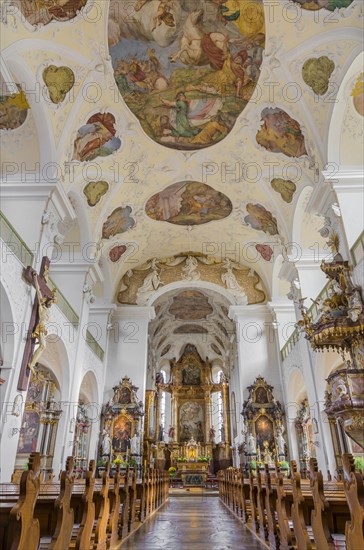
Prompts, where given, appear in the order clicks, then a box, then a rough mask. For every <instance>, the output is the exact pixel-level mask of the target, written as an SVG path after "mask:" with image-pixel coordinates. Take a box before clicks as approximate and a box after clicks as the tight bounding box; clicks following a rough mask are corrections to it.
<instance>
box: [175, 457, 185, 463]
mask: <svg viewBox="0 0 364 550" xmlns="http://www.w3.org/2000/svg"><path fill="white" fill-rule="evenodd" d="M177 462H187V458H185V457H182V456H180V457H179V458H177Z"/></svg>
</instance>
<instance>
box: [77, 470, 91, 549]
mask: <svg viewBox="0 0 364 550" xmlns="http://www.w3.org/2000/svg"><path fill="white" fill-rule="evenodd" d="M95 471H96V463H95V461H94V460H90V464H89V469H88V471H87V472H86V481H85V490H84V494H83V497H82V504H83V514H82V520H81V524H80V526H79V528H78V530H77V538H76V544H75V549H76V550H89V549H90V541H91V535H92V529H93V526H94V519H95V503H94V501H93V494H94V486H95ZM76 487H77V486H76ZM73 496H74V495H73Z"/></svg>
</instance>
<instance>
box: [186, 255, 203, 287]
mask: <svg viewBox="0 0 364 550" xmlns="http://www.w3.org/2000/svg"><path fill="white" fill-rule="evenodd" d="M197 268H198V263H197V260H196V258H194V257H193V256H188V258H187V259H186V265H185V267H183V268H182V278H183V279H184V280H185V281H198V280H199V279H200V278H201V275H200V274H199V272H198V271H197Z"/></svg>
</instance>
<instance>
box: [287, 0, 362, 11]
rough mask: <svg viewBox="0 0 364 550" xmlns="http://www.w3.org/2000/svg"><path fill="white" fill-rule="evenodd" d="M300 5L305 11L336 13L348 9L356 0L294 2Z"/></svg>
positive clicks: (293, 0) (301, 0) (302, 0)
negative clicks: (324, 10)
mask: <svg viewBox="0 0 364 550" xmlns="http://www.w3.org/2000/svg"><path fill="white" fill-rule="evenodd" d="M292 2H294V3H295V4H299V5H300V6H301V7H302V8H303V9H304V10H309V11H317V10H322V9H323V8H324V9H326V10H329V11H335V10H336V9H340V8H348V7H349V6H350V5H351V4H352V3H353V2H354V0H292Z"/></svg>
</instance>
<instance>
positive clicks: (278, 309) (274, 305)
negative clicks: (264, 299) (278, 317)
mask: <svg viewBox="0 0 364 550" xmlns="http://www.w3.org/2000/svg"><path fill="white" fill-rule="evenodd" d="M267 306H268V308H269V309H270V310H271V311H273V312H274V313H276V314H280V313H294V312H295V306H294V303H293V301H292V300H288V298H280V299H277V300H275V301H274V302H268V303H267Z"/></svg>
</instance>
